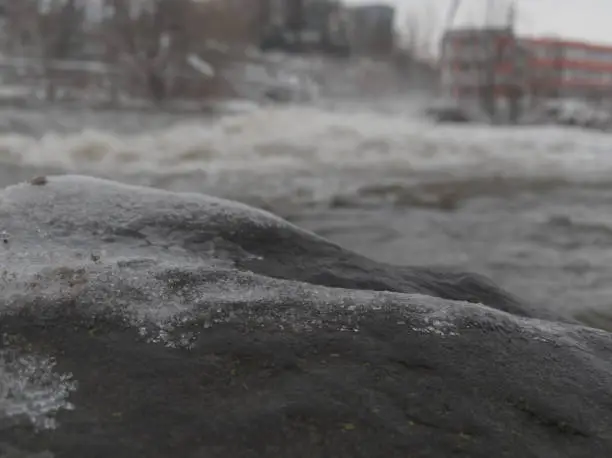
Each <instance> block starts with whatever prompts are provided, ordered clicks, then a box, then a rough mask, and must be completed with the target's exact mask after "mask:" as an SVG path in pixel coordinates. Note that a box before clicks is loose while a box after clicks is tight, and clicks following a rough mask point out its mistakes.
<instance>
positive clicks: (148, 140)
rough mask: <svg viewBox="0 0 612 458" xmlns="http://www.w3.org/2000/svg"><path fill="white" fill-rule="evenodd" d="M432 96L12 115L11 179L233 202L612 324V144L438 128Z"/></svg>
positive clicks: (536, 133) (1, 147) (5, 134)
mask: <svg viewBox="0 0 612 458" xmlns="http://www.w3.org/2000/svg"><path fill="white" fill-rule="evenodd" d="M422 101H423V100H422V99H421V98H416V99H415V98H404V99H397V98H396V99H395V100H393V101H390V100H389V99H386V100H384V101H381V102H379V103H378V104H372V103H365V102H363V101H361V102H357V101H353V102H350V103H349V102H346V101H345V102H342V103H333V104H332V103H324V104H317V105H311V106H291V105H288V106H276V107H274V106H271V107H263V108H257V109H250V110H246V111H243V112H238V113H234V114H231V115H230V114H228V115H224V116H220V117H217V118H210V117H208V116H202V117H194V116H186V115H172V114H161V113H160V114H150V113H149V114H143V113H128V112H123V113H119V112H99V113H91V112H75V111H65V110H61V109H53V110H49V111H38V112H35V111H31V110H22V111H19V110H3V112H2V113H1V114H2V122H1V123H0V126H2V134H0V160H1V161H2V164H3V165H2V169H1V170H0V184H1V185H2V186H7V185H10V184H13V183H16V182H19V181H22V180H24V179H26V178H30V177H31V176H33V175H36V174H39V173H47V172H70V173H84V174H90V175H95V176H101V177H108V178H113V179H116V180H119V181H123V182H128V183H135V184H145V185H151V186H155V187H159V188H163V189H169V190H175V191H196V192H203V193H207V194H212V195H216V196H221V197H228V198H231V199H236V200H239V201H242V202H246V203H249V204H253V205H256V206H259V207H263V208H265V209H269V210H271V211H273V212H275V213H278V214H279V215H281V216H283V217H286V218H288V219H290V220H291V221H293V222H295V223H297V224H298V225H300V226H302V227H305V228H307V229H311V230H314V231H315V232H317V233H319V234H321V235H323V236H325V237H328V238H330V239H332V240H334V241H336V242H338V243H340V244H341V245H343V246H345V247H347V248H350V249H353V250H356V251H357V252H359V253H362V254H365V255H367V256H369V257H372V258H375V259H377V260H382V261H388V262H391V263H396V264H410V265H431V264H444V265H451V266H454V267H458V268H461V269H464V270H472V271H476V272H478V273H482V274H485V275H488V276H490V277H491V278H493V279H494V280H495V281H496V282H497V283H499V284H500V285H501V286H503V287H505V288H506V289H509V290H511V291H512V292H514V293H516V294H518V295H520V296H522V297H523V298H524V299H526V300H528V301H530V302H534V303H536V304H540V303H541V304H546V305H547V306H552V307H555V308H558V309H560V310H562V311H564V312H566V313H569V314H570V315H573V316H574V317H577V318H579V319H581V320H583V321H585V322H587V323H589V324H592V325H595V326H601V327H604V328H610V327H612V304H611V303H610V299H609V297H612V294H611V293H612V291H611V290H610V286H609V282H608V279H609V278H610V276H611V275H612V267H610V266H612V262H611V261H612V251H610V249H609V246H610V242H612V217H610V216H609V215H610V205H611V204H612V180H611V179H610V176H611V172H612V156H610V151H611V150H612V137H610V136H609V135H606V134H603V133H593V132H586V131H581V130H573V129H565V130H564V129H561V128H556V127H518V128H509V127H499V128H491V127H485V126H476V125H472V126H457V125H455V126H453V125H436V124H433V123H431V122H429V121H427V120H424V119H423V118H421V117H420V116H419V115H418V112H419V109H420V108H421V107H422Z"/></svg>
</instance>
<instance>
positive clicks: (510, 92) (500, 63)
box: [440, 28, 612, 116]
mask: <svg viewBox="0 0 612 458" xmlns="http://www.w3.org/2000/svg"><path fill="white" fill-rule="evenodd" d="M440 72H441V90H442V93H443V95H444V96H445V97H450V98H453V99H455V100H458V101H460V102H463V103H470V102H474V103H476V104H478V105H479V108H482V109H484V111H485V112H487V113H488V114H489V115H497V114H498V113H499V112H501V111H506V112H508V111H510V112H514V111H517V110H520V109H522V108H524V107H526V106H529V105H533V104H537V103H538V102H539V101H541V100H543V99H544V100H546V99H552V98H573V99H583V100H592V101H602V100H610V101H612V46H603V45H595V44H589V43H582V42H576V41H567V40H561V39H555V38H523V37H518V36H515V34H514V33H513V31H512V29H510V28H488V29H457V30H450V31H448V32H447V33H446V34H445V35H444V37H443V39H442V43H441V63H440ZM510 115H511V116H512V115H513V114H512V113H511V114H510Z"/></svg>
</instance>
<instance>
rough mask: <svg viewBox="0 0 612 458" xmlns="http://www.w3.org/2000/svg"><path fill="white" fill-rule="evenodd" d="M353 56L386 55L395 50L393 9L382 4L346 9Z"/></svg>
mask: <svg viewBox="0 0 612 458" xmlns="http://www.w3.org/2000/svg"><path fill="white" fill-rule="evenodd" d="M345 17H346V22H347V24H348V28H349V41H350V44H351V51H352V53H353V54H362V55H369V56H376V55H388V54H390V53H392V52H393V50H394V49H395V32H394V22H395V8H393V7H392V6H388V5H384V4H380V5H379V4H372V5H361V6H354V7H351V8H346V11H345Z"/></svg>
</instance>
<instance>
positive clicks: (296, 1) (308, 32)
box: [260, 0, 349, 54]
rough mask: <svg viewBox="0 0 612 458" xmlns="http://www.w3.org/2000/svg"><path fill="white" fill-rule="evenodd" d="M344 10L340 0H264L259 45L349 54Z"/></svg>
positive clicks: (266, 47) (267, 47) (293, 50)
mask: <svg viewBox="0 0 612 458" xmlns="http://www.w3.org/2000/svg"><path fill="white" fill-rule="evenodd" d="M343 10H344V7H343V5H342V3H341V2H340V1H338V0H261V5H260V11H261V19H260V21H261V23H262V24H263V25H262V27H261V29H262V30H261V40H260V46H261V48H262V49H264V50H274V49H277V50H282V51H289V52H311V51H316V52H327V53H333V54H347V53H348V50H349V43H348V35H347V28H346V24H345V22H344V21H343V14H342V13H343Z"/></svg>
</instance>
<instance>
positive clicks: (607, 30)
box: [345, 0, 612, 44]
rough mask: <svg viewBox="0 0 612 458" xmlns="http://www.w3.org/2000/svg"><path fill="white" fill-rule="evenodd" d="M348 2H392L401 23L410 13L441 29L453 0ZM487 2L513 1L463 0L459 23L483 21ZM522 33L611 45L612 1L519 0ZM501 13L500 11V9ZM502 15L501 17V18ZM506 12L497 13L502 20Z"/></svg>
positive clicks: (355, 0)
mask: <svg viewBox="0 0 612 458" xmlns="http://www.w3.org/2000/svg"><path fill="white" fill-rule="evenodd" d="M345 1H346V3H379V2H380V3H389V4H393V5H396V6H397V7H398V10H399V15H398V21H397V22H398V25H399V26H400V27H401V25H402V24H403V23H405V22H406V21H405V20H404V19H403V18H404V17H405V14H406V13H407V12H410V13H412V15H414V16H416V17H418V18H421V22H422V23H424V24H425V23H428V24H431V26H430V27H432V28H435V29H437V30H440V29H441V28H442V27H443V24H444V17H445V14H446V12H447V11H448V9H449V6H450V4H451V3H452V0H345ZM488 1H492V2H493V3H496V4H497V5H498V9H499V10H503V9H504V5H507V4H508V3H509V2H510V1H511V0H463V1H462V5H461V7H460V9H459V11H458V13H457V17H456V24H457V25H467V24H483V23H484V17H485V6H486V4H487V2H488ZM516 1H517V4H518V13H517V20H516V24H517V29H518V31H519V33H521V34H527V35H548V36H560V37H564V38H569V39H583V40H588V41H594V42H601V43H605V44H612V0H516ZM500 12H501V11H500ZM499 16H501V17H499ZM502 18H503V12H501V14H498V19H499V20H502Z"/></svg>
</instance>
